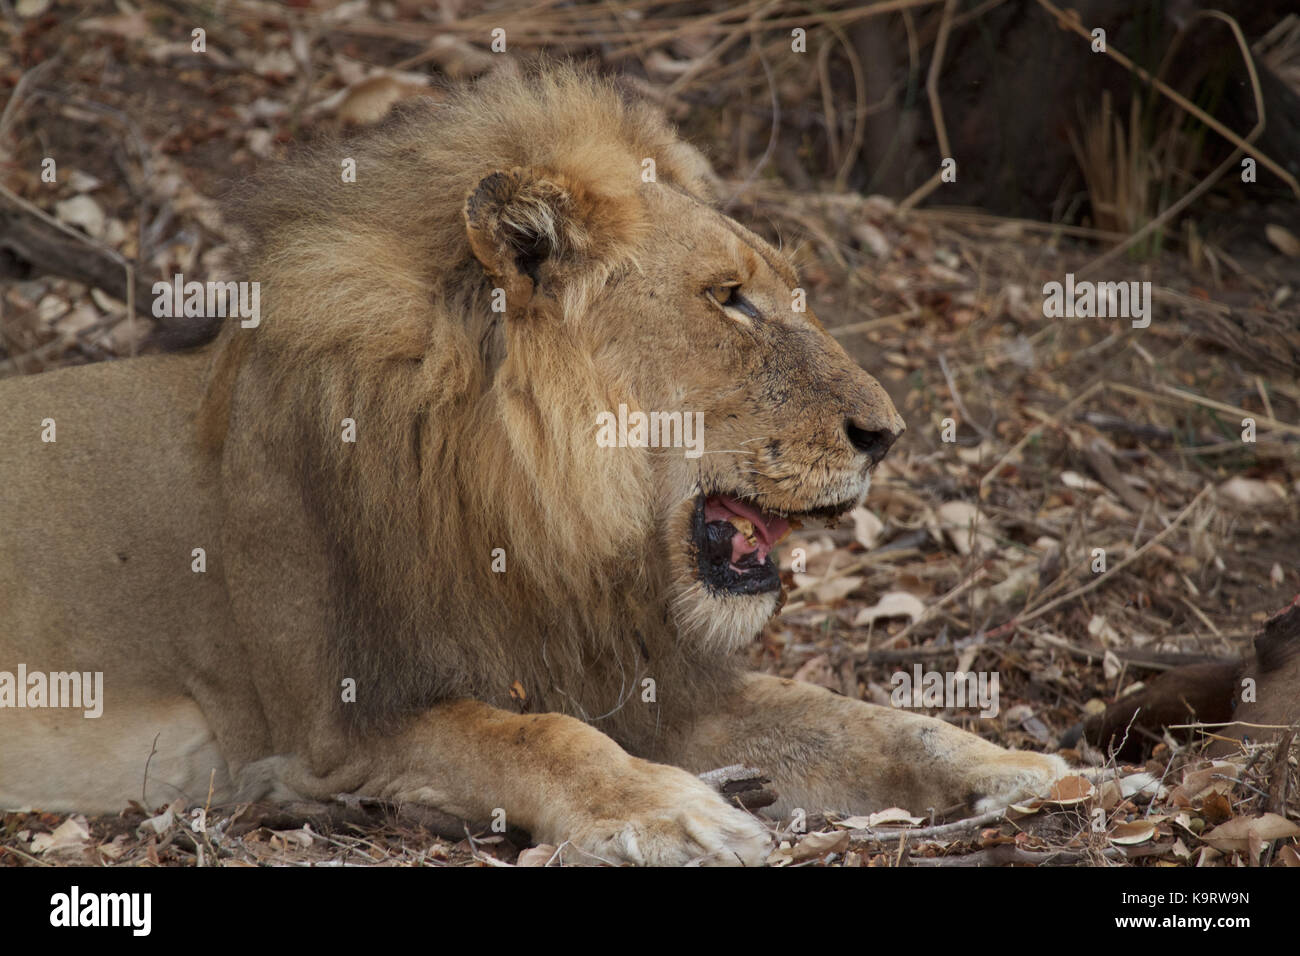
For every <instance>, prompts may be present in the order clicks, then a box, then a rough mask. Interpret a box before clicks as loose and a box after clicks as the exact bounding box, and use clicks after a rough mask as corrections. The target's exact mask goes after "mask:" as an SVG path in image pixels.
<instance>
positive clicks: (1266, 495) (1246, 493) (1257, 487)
mask: <svg viewBox="0 0 1300 956" xmlns="http://www.w3.org/2000/svg"><path fill="white" fill-rule="evenodd" d="M1219 494H1220V495H1222V496H1223V497H1224V498H1226V499H1228V501H1230V502H1232V503H1233V504H1235V505H1241V506H1242V507H1244V508H1267V507H1270V506H1272V505H1276V504H1277V503H1278V502H1281V501H1285V500H1286V489H1285V488H1283V487H1282V486H1281V485H1279V484H1278V483H1277V482H1273V481H1260V480H1259V479H1258V478H1243V477H1241V476H1240V475H1235V476H1233V477H1232V478H1229V479H1228V480H1227V481H1225V482H1224V483H1223V484H1221V485H1219Z"/></svg>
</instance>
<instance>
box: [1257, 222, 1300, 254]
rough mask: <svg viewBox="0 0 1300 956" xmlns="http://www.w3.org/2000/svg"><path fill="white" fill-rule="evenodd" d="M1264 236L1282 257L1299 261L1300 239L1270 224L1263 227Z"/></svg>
mask: <svg viewBox="0 0 1300 956" xmlns="http://www.w3.org/2000/svg"><path fill="white" fill-rule="evenodd" d="M1264 235H1265V236H1266V237H1267V238H1268V241H1269V242H1271V243H1273V245H1274V247H1275V248H1276V249H1277V251H1278V252H1280V253H1282V255H1284V256H1290V257H1291V258H1292V259H1300V239H1297V238H1296V237H1295V233H1293V232H1291V230H1289V229H1287V228H1285V227H1283V226H1278V225H1275V224H1274V223H1271V222H1270V223H1269V224H1268V225H1266V226H1265V227H1264Z"/></svg>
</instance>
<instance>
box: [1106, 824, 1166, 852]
mask: <svg viewBox="0 0 1300 956" xmlns="http://www.w3.org/2000/svg"><path fill="white" fill-rule="evenodd" d="M1155 835H1156V825H1155V824H1154V823H1152V822H1151V821H1150V820H1134V821H1132V822H1131V823H1117V824H1115V826H1113V827H1111V830H1110V842H1111V843H1115V844H1118V845H1119V846H1134V845H1136V844H1138V843H1146V842H1147V840H1150V839H1151V838H1152V837H1153V836H1155Z"/></svg>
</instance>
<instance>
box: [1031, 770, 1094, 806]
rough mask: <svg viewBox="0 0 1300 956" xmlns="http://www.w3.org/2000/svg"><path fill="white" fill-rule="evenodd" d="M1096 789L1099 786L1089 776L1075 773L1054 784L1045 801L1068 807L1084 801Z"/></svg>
mask: <svg viewBox="0 0 1300 956" xmlns="http://www.w3.org/2000/svg"><path fill="white" fill-rule="evenodd" d="M1096 791H1097V788H1096V787H1094V786H1093V785H1092V782H1091V781H1090V780H1088V778H1087V777H1081V776H1079V775H1078V774H1075V775H1073V776H1069V777H1062V778H1061V779H1060V780H1058V781H1056V783H1054V784H1052V789H1051V790H1049V791H1048V792H1047V796H1046V797H1044V798H1043V802H1044V803H1051V804H1055V805H1056V806H1059V807H1068V806H1072V805H1073V804H1076V803H1083V801H1085V800H1087V799H1088V798H1089V797H1091V796H1092V795H1093V794H1094V793H1096Z"/></svg>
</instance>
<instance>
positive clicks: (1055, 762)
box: [972, 750, 1070, 813]
mask: <svg viewBox="0 0 1300 956" xmlns="http://www.w3.org/2000/svg"><path fill="white" fill-rule="evenodd" d="M1068 773H1070V765H1069V764H1067V763H1066V762H1065V761H1064V760H1062V759H1061V758H1060V757H1058V756H1056V755H1055V754H1036V753H1028V752H1022V751H1018V750H1009V751H1007V752H1006V753H1003V754H1000V755H998V756H997V757H995V758H994V759H993V760H991V761H989V762H988V763H986V764H984V766H983V767H981V773H980V775H979V778H978V779H977V780H976V781H973V782H972V789H973V790H974V792H975V793H976V794H977V795H978V796H977V798H976V800H975V812H976V813H988V812H989V811H990V810H996V809H998V808H999V807H1005V806H1009V805H1010V804H1013V803H1020V802H1021V801H1023V800H1029V799H1032V798H1033V797H1041V796H1043V795H1044V794H1046V793H1047V791H1048V790H1049V789H1050V788H1051V786H1052V784H1054V783H1055V782H1056V781H1058V780H1060V779H1061V778H1062V777H1064V776H1066V775H1067V774H1068Z"/></svg>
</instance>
